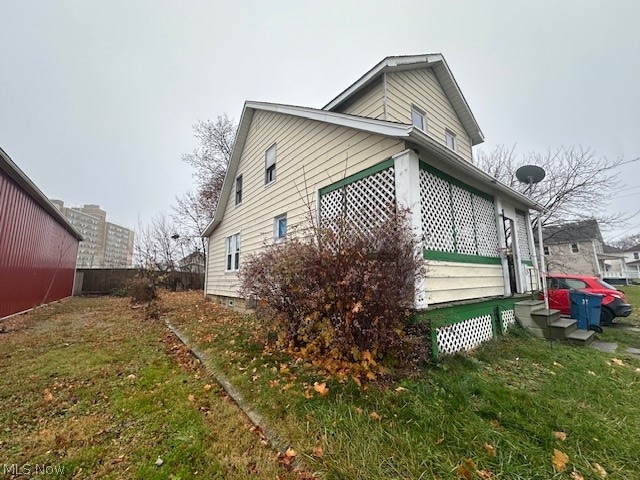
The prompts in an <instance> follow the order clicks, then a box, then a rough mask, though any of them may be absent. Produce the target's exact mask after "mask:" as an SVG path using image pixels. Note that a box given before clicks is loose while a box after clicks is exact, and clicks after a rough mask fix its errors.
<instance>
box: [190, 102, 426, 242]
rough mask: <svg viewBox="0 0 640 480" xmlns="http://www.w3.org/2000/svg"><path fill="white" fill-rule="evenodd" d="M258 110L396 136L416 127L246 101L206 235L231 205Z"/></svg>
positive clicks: (343, 114)
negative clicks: (232, 190) (252, 123)
mask: <svg viewBox="0 0 640 480" xmlns="http://www.w3.org/2000/svg"><path fill="white" fill-rule="evenodd" d="M256 110H261V111H266V112H275V113H281V114H283V115H292V116H296V117H301V118H306V119H308V120H315V121H317V122H323V123H329V124H332V125H339V126H343V127H347V128H353V129H356V130H363V131H366V132H370V133H375V134H378V135H385V136H388V137H395V138H408V137H409V132H410V131H411V129H412V128H413V127H412V126H411V125H405V124H402V123H394V122H386V121H384V120H375V119H373V118H365V117H357V116H354V115H347V114H345V113H335V112H326V111H323V110H317V109H314V108H307V107H297V106H293V105H282V104H279V103H266V102H245V104H244V109H243V111H242V116H241V117H240V124H239V125H238V132H237V134H236V139H235V142H234V144H233V150H232V153H231V160H230V161H229V167H228V168H227V173H226V175H225V177H224V182H223V184H222V192H221V193H220V200H219V201H218V206H217V207H216V211H215V213H214V215H213V219H212V220H211V222H209V225H207V228H205V230H204V232H202V236H203V237H208V236H210V235H211V233H213V231H214V230H215V229H216V227H217V226H218V225H219V224H220V222H221V221H222V216H223V214H224V211H225V209H226V207H227V202H228V199H229V195H230V193H231V188H232V187H233V182H234V180H235V177H236V173H237V171H238V165H239V163H240V156H241V155H242V150H243V148H244V143H245V141H246V139H247V135H248V133H249V126H250V125H251V120H252V119H253V114H254V112H255V111H256Z"/></svg>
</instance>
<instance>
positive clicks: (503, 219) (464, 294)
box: [204, 54, 540, 352]
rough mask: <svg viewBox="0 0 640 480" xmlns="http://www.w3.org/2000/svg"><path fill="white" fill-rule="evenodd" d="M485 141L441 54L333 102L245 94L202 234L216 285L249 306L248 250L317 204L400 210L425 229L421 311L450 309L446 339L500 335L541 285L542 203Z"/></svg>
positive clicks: (448, 348) (318, 211)
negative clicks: (505, 178) (496, 164)
mask: <svg viewBox="0 0 640 480" xmlns="http://www.w3.org/2000/svg"><path fill="white" fill-rule="evenodd" d="M483 140H484V137H483V134H482V132H481V130H480V127H479V125H478V124H477V122H476V119H475V117H474V116H473V114H472V112H471V110H470V108H469V106H468V104H467V102H466V100H465V98H464V96H463V95H462V92H461V91H460V89H459V87H458V85H457V83H456V81H455V79H454V78H453V75H452V74H451V71H450V70H449V67H448V66H447V63H446V62H445V60H444V58H443V56H442V55H439V54H434V55H419V56H406V57H388V58H386V59H384V60H383V61H382V62H380V63H379V64H378V65H376V66H375V67H374V68H373V69H371V70H369V71H368V72H367V73H366V74H365V75H364V76H362V77H361V78H360V79H358V80H357V81H356V82H355V83H354V84H352V85H351V86H349V87H348V88H347V89H346V90H344V91H343V92H342V93H341V94H340V95H338V96H337V97H336V98H334V99H333V100H332V101H331V102H329V103H328V104H327V105H326V106H325V107H324V108H322V109H315V108H307V107H299V106H291V105H281V104H273V103H263V102H246V103H245V106H244V110H243V112H242V117H241V119H240V124H239V127H238V131H237V136H236V141H235V145H234V148H233V152H232V156H231V160H230V163H229V168H228V172H227V175H226V178H225V181H224V185H223V188H222V193H221V197H220V203H219V204H218V207H217V209H216V212H215V216H214V218H213V220H212V221H211V223H210V224H209V226H208V227H207V228H206V230H205V232H204V236H205V238H206V239H207V242H208V249H207V252H208V255H207V269H206V281H205V293H206V295H207V296H208V297H213V298H216V299H217V300H218V301H221V302H223V303H225V304H227V305H238V304H242V303H243V300H242V299H241V298H240V294H239V281H238V271H239V269H240V266H241V264H242V261H243V258H246V256H247V255H249V254H253V253H258V252H260V250H261V249H262V248H263V246H264V245H265V242H266V243H270V242H278V241H282V240H283V239H285V238H286V236H287V235H290V234H291V231H292V228H293V227H294V226H296V225H304V223H305V221H306V219H307V218H308V213H309V207H310V208H311V209H312V211H313V212H315V215H317V216H318V218H319V219H320V221H327V220H330V219H331V217H332V216H335V214H336V212H339V211H342V210H343V209H344V210H345V211H346V214H347V216H348V217H349V218H350V219H351V220H352V221H354V222H359V224H360V225H361V226H362V227H364V228H366V227H367V225H371V224H372V223H374V222H379V221H380V220H381V219H384V218H385V217H387V216H389V215H390V214H392V211H391V210H393V209H395V207H396V206H400V207H406V208H409V209H410V212H411V214H410V221H411V224H412V227H413V228H414V230H415V231H416V232H417V233H418V234H419V235H421V236H422V238H424V259H425V263H426V266H427V275H426V278H424V279H423V280H422V281H421V282H420V283H419V284H418V285H416V291H417V294H416V298H415V307H416V310H418V311H419V312H420V313H419V314H420V315H427V316H428V315H430V314H431V312H433V311H434V309H435V308H437V307H443V306H446V307H448V309H443V308H440V309H439V310H438V319H439V320H438V322H435V321H434V322H433V324H432V325H433V327H434V329H435V331H436V335H437V337H438V339H437V342H436V343H437V345H435V346H436V348H438V349H440V351H441V352H452V351H456V350H457V349H460V348H469V347H472V346H475V345H476V344H477V343H479V341H481V340H483V339H486V338H490V337H491V336H492V332H494V329H495V328H497V327H496V325H498V324H500V325H503V326H504V325H507V324H509V323H510V322H513V303H514V300H513V299H507V300H505V298H510V297H511V295H513V294H516V293H524V292H528V291H530V290H531V289H535V288H537V280H536V279H537V278H538V276H537V275H536V274H535V273H534V272H535V271H537V264H536V256H535V255H534V243H533V240H532V231H531V227H530V224H531V222H530V216H529V209H530V208H540V207H539V206H538V205H536V204H535V203H534V202H532V201H531V200H530V199H528V198H527V197H525V196H524V195H522V194H520V193H517V192H516V191H514V190H512V189H510V188H508V187H507V186H505V185H503V184H501V183H500V182H498V181H497V180H496V179H495V178H493V177H491V176H489V175H488V174H486V173H485V172H483V171H482V170H480V169H479V168H478V167H476V166H475V165H474V164H473V163H472V153H471V147H472V146H473V145H477V144H479V143H482V142H483ZM363 212H366V213H365V214H363ZM354 214H356V215H354ZM488 299H490V300H489V301H488ZM470 303H473V305H470ZM460 305H462V306H460ZM497 307H500V308H502V313H500V316H499V317H498V318H496V317H495V315H497V314H496V312H497V311H498V310H497Z"/></svg>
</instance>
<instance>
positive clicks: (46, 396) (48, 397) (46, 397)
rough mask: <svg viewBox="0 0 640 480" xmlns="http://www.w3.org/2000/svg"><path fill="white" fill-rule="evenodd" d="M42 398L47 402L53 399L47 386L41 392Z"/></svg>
mask: <svg viewBox="0 0 640 480" xmlns="http://www.w3.org/2000/svg"><path fill="white" fill-rule="evenodd" d="M42 398H43V399H44V401H45V402H47V403H49V402H52V401H53V393H51V390H49V389H48V388H45V389H44V392H43V393H42Z"/></svg>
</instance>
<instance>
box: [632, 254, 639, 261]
mask: <svg viewBox="0 0 640 480" xmlns="http://www.w3.org/2000/svg"><path fill="white" fill-rule="evenodd" d="M633 259H634V260H640V253H638V252H633Z"/></svg>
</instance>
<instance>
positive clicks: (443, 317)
mask: <svg viewBox="0 0 640 480" xmlns="http://www.w3.org/2000/svg"><path fill="white" fill-rule="evenodd" d="M520 300H522V297H509V298H505V297H499V298H494V299H490V300H482V301H479V302H474V303H465V304H462V305H453V306H447V307H434V308H432V309H428V310H423V311H420V312H416V313H414V314H413V316H412V321H413V322H418V323H419V322H424V321H429V322H430V323H431V327H432V328H433V327H446V326H449V325H455V324H456V323H460V322H463V321H465V320H469V319H470V318H474V317H477V316H479V315H486V314H488V313H493V312H494V311H495V307H500V310H511V309H513V308H514V304H515V303H516V302H519V301H520Z"/></svg>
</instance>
